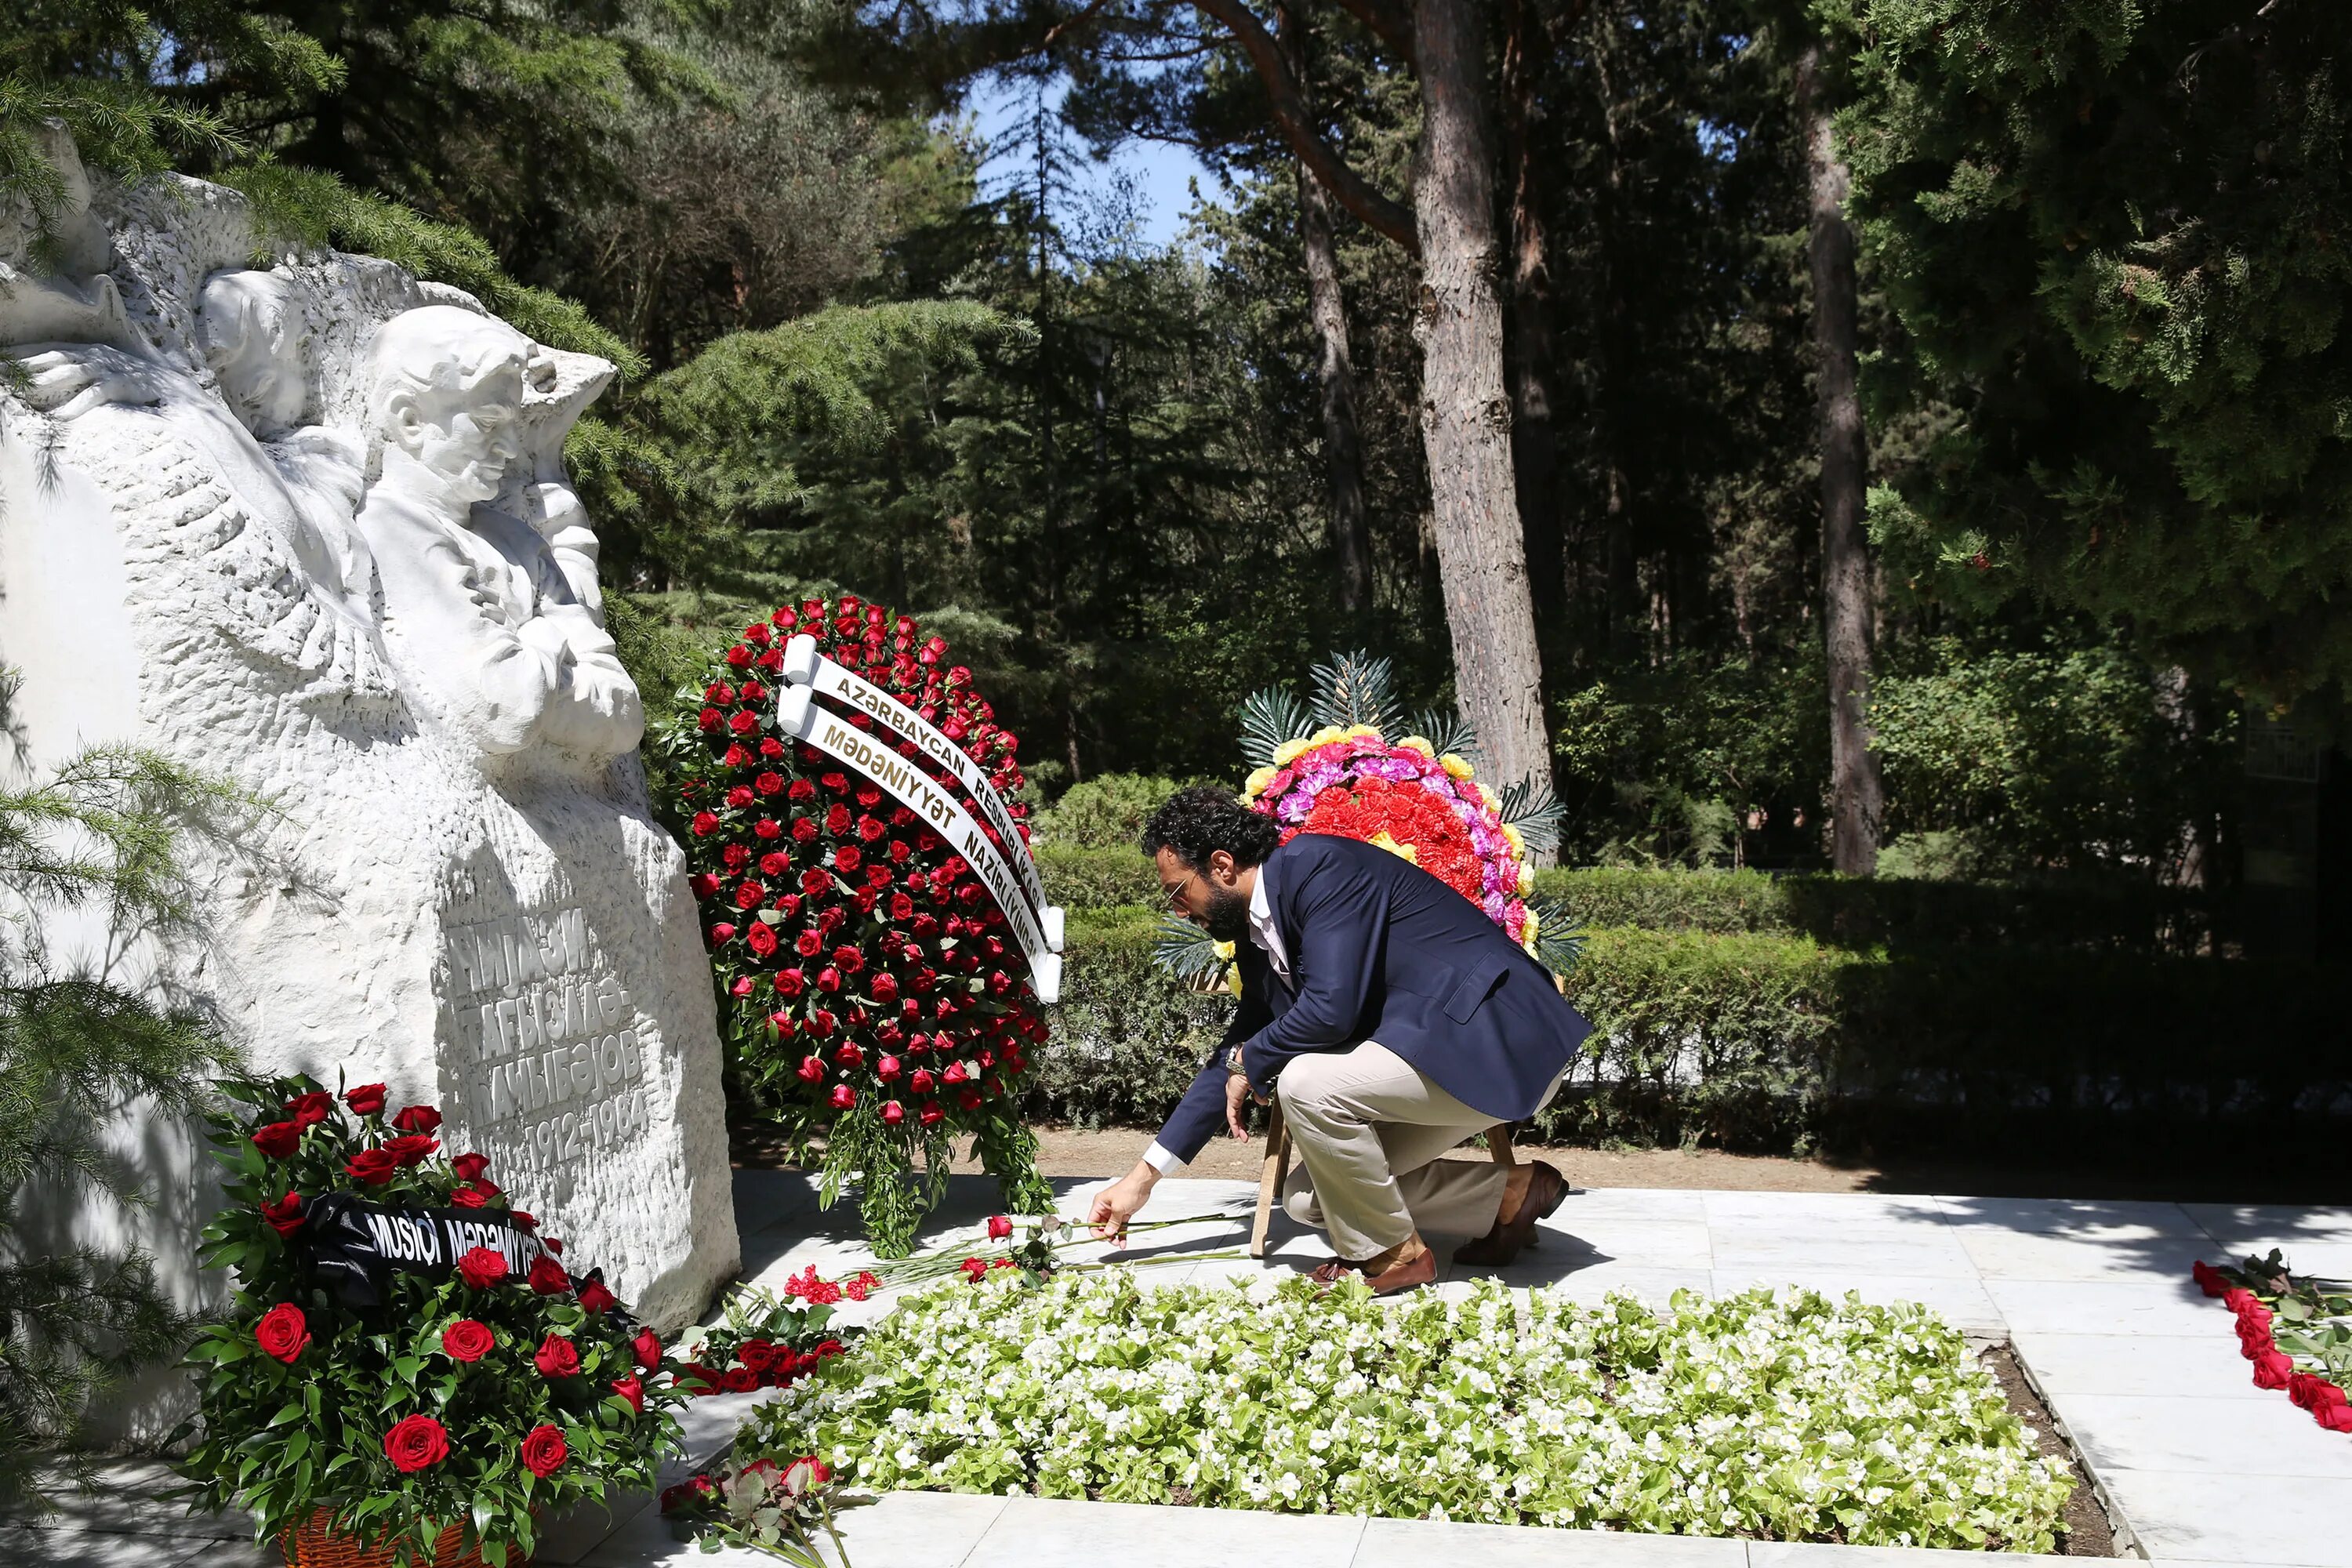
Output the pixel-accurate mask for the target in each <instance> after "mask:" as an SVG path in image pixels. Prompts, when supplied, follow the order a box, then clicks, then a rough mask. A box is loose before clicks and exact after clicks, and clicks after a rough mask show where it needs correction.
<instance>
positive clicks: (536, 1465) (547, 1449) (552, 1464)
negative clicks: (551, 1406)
mask: <svg viewBox="0 0 2352 1568" xmlns="http://www.w3.org/2000/svg"><path fill="white" fill-rule="evenodd" d="M571 1457H572V1450H571V1449H570V1448H568V1447H564V1444H563V1434H562V1433H561V1432H559V1431H557V1430H556V1429H555V1428H554V1427H552V1426H534V1427H532V1428H531V1429H530V1436H528V1437H525V1438H524V1439H523V1440H522V1464H523V1468H525V1469H527V1470H529V1471H530V1473H531V1474H532V1475H534V1476H537V1477H538V1478H539V1479H541V1480H545V1479H547V1478H548V1477H550V1476H551V1475H553V1474H554V1473H555V1472H556V1471H558V1470H560V1469H562V1468H563V1461H564V1460H566V1459H568V1458H571Z"/></svg>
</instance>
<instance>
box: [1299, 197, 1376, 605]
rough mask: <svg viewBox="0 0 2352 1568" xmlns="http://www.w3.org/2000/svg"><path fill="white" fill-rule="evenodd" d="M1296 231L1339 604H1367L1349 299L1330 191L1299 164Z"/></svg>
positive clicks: (1366, 529)
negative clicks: (1319, 393)
mask: <svg viewBox="0 0 2352 1568" xmlns="http://www.w3.org/2000/svg"><path fill="white" fill-rule="evenodd" d="M1298 233H1299V237H1300V239H1301V240H1302V241H1304V242H1305V248H1306V251H1307V308H1308V312H1309V314H1311V315H1312V316H1313V317H1314V318H1315V336H1316V338H1317V339H1318V341H1319V342H1320V344H1321V349H1322V352H1321V354H1320V356H1319V360H1318V366H1317V369H1318V374H1320V375H1321V377H1322V381H1323V462H1324V466H1325V468H1326V469H1327V470H1328V473H1329V476H1330V480H1331V544H1332V549H1333V553H1334V554H1335V555H1336V556H1337V557H1338V560H1339V608H1340V609H1341V610H1343V611H1345V612H1346V613H1347V614H1349V615H1350V616H1360V615H1363V614H1364V613H1365V612H1367V611H1369V610H1370V608H1371V607H1372V532H1371V526H1370V523H1369V522H1368V521H1366V520H1365V515H1364V446H1363V437H1362V435H1361V433H1360V430H1359V428H1358V426H1357V423H1356V367H1355V362H1354V361H1353V360H1352V359H1350V358H1349V353H1348V302H1347V299H1346V297H1345V296H1344V295H1342V294H1341V293H1340V291H1339V248H1338V247H1337V246H1336V245H1334V244H1333V242H1332V238H1331V198H1330V197H1329V196H1328V195H1325V194H1324V190H1323V187H1322V186H1320V185H1318V184H1316V183H1315V179H1314V176H1313V175H1311V174H1308V173H1307V169H1306V167H1305V166H1304V165H1301V166H1300V168H1299V170H1298Z"/></svg>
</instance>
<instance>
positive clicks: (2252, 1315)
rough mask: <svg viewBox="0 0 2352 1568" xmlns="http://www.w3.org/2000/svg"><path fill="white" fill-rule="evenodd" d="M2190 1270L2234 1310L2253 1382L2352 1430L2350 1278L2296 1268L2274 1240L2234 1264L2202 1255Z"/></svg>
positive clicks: (2329, 1424)
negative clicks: (2263, 1253) (2265, 1253)
mask: <svg viewBox="0 0 2352 1568" xmlns="http://www.w3.org/2000/svg"><path fill="white" fill-rule="evenodd" d="M2189 1277H2190V1278H2191V1279H2194V1280H2196V1282H2197V1286H2198V1288H2199V1289H2201V1290H2203V1291H2204V1292H2205V1294H2206V1295H2208V1296H2212V1297H2217V1298H2219V1299H2220V1300H2221V1304H2222V1305H2223V1306H2225V1307H2227V1308H2229V1309H2230V1310H2231V1312H2232V1313H2233V1314H2235V1315H2236V1318H2237V1333H2238V1348H2239V1350H2240V1351H2241V1352H2243V1353H2244V1355H2245V1358H2246V1360H2247V1361H2249V1362H2251V1363H2252V1366H2253V1381H2254V1386H2255V1387H2257V1388H2269V1389H2277V1390H2282V1391H2284V1393H2285V1394H2286V1396H2287V1398H2288V1399H2290V1400H2292V1401H2293V1402H2294V1404H2295V1405H2296V1406H2297V1407H2298V1408H2300V1409H2302V1410H2305V1411H2307V1412H2309V1413H2310V1415H2311V1418H2312V1419H2313V1420H2314V1421H2316V1422H2318V1423H2319V1424H2320V1426H2324V1427H2326V1429H2327V1430H2328V1431H2330V1432H2352V1393H2347V1390H2352V1280H2343V1279H2311V1278H2309V1277H2307V1276H2303V1275H2298V1274H2296V1273H2294V1271H2293V1270H2292V1269H2290V1268H2287V1266H2286V1259H2285V1258H2284V1257H2283V1256H2282V1255H2281V1254H2280V1252H2279V1249H2278V1248H2276V1247H2273V1248H2272V1249H2271V1252H2270V1256H2269V1257H2267V1258H2247V1259H2245V1261H2244V1262H2242V1263H2241V1264H2239V1265H2238V1266H2237V1267H2236V1268H2229V1267H2227V1266H2224V1267H2222V1268H2214V1267H2213V1266H2212V1265H2210V1264H2209V1263H2207V1262H2206V1261H2205V1260H2204V1259H2203V1258H2199V1259H2198V1260H2197V1264H2196V1267H2195V1268H2191V1269H2190V1270H2189Z"/></svg>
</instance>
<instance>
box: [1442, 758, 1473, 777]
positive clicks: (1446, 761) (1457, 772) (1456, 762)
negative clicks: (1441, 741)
mask: <svg viewBox="0 0 2352 1568" xmlns="http://www.w3.org/2000/svg"><path fill="white" fill-rule="evenodd" d="M1437 765H1438V766H1439V767H1441V768H1444V770H1445V771H1446V772H1447V773H1452V774H1453V775H1454V777H1455V778H1457V779H1466V778H1468V777H1469V776H1470V764H1469V763H1465V762H1464V761H1463V760H1462V759H1461V758H1460V757H1458V756H1455V755H1454V753H1453V752H1446V753H1445V754H1444V756H1442V757H1440V758H1438V759H1437Z"/></svg>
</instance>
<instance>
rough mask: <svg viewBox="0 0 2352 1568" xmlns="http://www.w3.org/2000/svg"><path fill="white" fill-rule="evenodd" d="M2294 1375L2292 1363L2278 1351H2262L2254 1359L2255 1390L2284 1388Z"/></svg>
mask: <svg viewBox="0 0 2352 1568" xmlns="http://www.w3.org/2000/svg"><path fill="white" fill-rule="evenodd" d="M2293 1376H2294V1362H2293V1361H2292V1360H2290V1359H2288V1357H2286V1356H2285V1355H2284V1354H2282V1353H2281V1352H2278V1351H2264V1352H2263V1353H2262V1354H2260V1355H2258V1356H2256V1357H2255V1358H2254V1386H2255V1387H2256V1388H2284V1387H2285V1386H2286V1380H2287V1379H2288V1378H2290V1377H2293Z"/></svg>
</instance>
